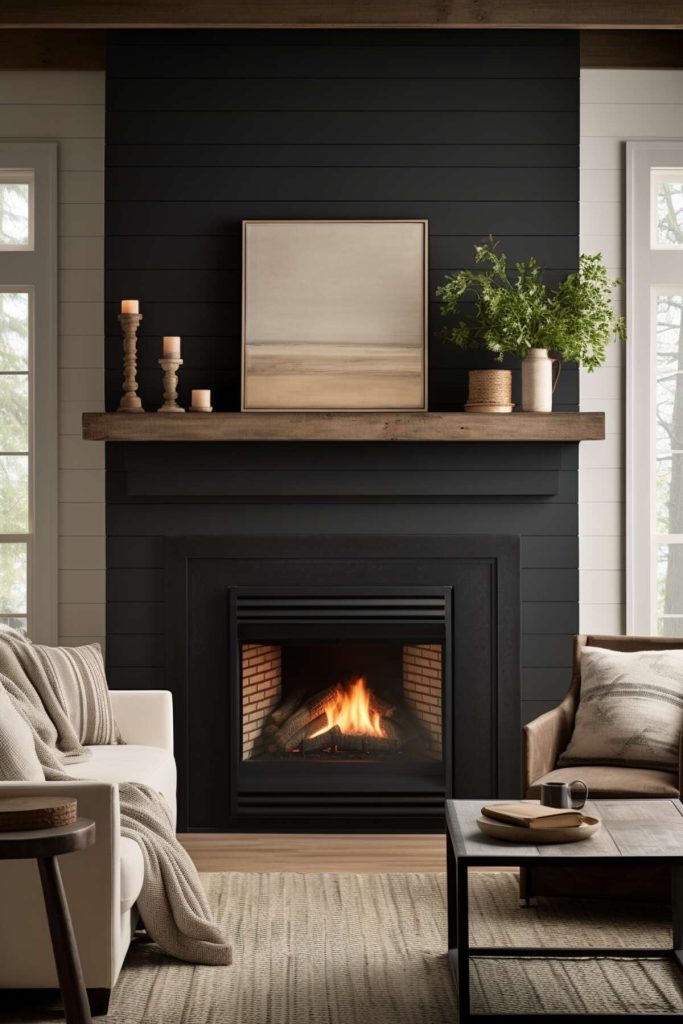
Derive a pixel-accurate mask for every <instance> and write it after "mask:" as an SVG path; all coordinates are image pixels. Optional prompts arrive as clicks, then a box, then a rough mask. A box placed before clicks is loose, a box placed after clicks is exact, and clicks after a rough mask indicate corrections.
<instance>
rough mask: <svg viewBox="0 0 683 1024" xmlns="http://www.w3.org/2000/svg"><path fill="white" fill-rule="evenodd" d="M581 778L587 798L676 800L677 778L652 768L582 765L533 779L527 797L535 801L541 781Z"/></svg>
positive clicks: (558, 769) (539, 790) (557, 770)
mask: <svg viewBox="0 0 683 1024" xmlns="http://www.w3.org/2000/svg"><path fill="white" fill-rule="evenodd" d="M574 779H582V780H583V781H584V782H585V783H586V785H587V786H588V798H589V799H591V797H596V798H598V797H603V798H606V797H643V796H651V797H657V796H658V797H677V796H678V795H679V793H678V777H677V776H676V775H672V774H671V772H661V771H657V770H656V769H654V768H615V767H612V766H609V767H607V766H605V765H591V764H587V765H586V764H582V765H580V766H578V767H576V766H574V767H572V768H556V769H555V770H554V771H552V772H548V774H547V775H543V776H541V778H540V779H536V781H535V782H533V783H532V784H531V786H530V787H529V789H528V790H527V794H526V795H527V797H529V798H530V799H536V800H537V799H538V798H539V797H540V795H541V785H542V783H544V782H573V781H574Z"/></svg>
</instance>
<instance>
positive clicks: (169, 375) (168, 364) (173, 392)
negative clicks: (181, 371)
mask: <svg viewBox="0 0 683 1024" xmlns="http://www.w3.org/2000/svg"><path fill="white" fill-rule="evenodd" d="M182 364H183V361H182V359H160V360H159V366H160V367H161V368H162V370H163V371H164V404H163V405H162V406H161V408H160V409H159V412H185V410H184V409H182V408H181V407H180V406H179V405H178V402H177V398H178V373H177V370H178V367H179V366H182Z"/></svg>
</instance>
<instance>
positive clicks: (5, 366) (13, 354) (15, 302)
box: [0, 292, 29, 373]
mask: <svg viewBox="0 0 683 1024" xmlns="http://www.w3.org/2000/svg"><path fill="white" fill-rule="evenodd" d="M28 342H29V301H28V293H27V292H0V373H17V372H21V371H22V370H23V371H25V370H28Z"/></svg>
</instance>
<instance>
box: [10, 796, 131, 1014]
mask: <svg viewBox="0 0 683 1024" xmlns="http://www.w3.org/2000/svg"><path fill="white" fill-rule="evenodd" d="M27 796H69V797H74V798H75V799H76V800H77V802H78V815H79V817H83V818H91V819H92V820H93V821H94V822H95V842H94V844H93V845H92V846H90V847H88V848H87V849H85V850H80V851H78V852H77V853H70V854H68V855H65V856H63V857H60V858H59V866H60V869H61V872H62V878H63V881H64V888H65V890H66V896H67V902H68V905H69V912H70V914H71V919H72V921H73V925H74V930H75V933H76V941H77V943H78V948H79V951H80V956H81V962H82V966H83V976H84V978H85V981H86V985H87V986H88V987H89V988H111V987H112V985H113V983H114V981H115V980H116V975H117V974H118V965H119V964H120V962H121V959H122V955H123V951H122V949H121V912H120V900H121V880H120V859H121V851H120V813H119V790H118V786H117V785H116V784H115V783H108V782H91V781H80V782H77V781H68V782H38V783H36V782H0V798H4V797H27ZM0 906H2V915H1V917H2V920H3V921H5V922H12V926H11V927H9V926H8V927H7V928H3V927H0V988H34V987H35V988H45V987H47V988H51V987H53V986H55V985H56V984H57V978H56V974H55V967H54V960H53V958H52V949H51V945H50V939H49V934H48V931H47V922H46V918H45V911H44V909H43V898H42V893H41V889H40V883H39V881H38V876H37V873H36V865H35V862H34V861H29V860H16V861H15V860H7V861H0ZM0 1001H1V1000H0Z"/></svg>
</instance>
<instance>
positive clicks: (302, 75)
mask: <svg viewBox="0 0 683 1024" xmlns="http://www.w3.org/2000/svg"><path fill="white" fill-rule="evenodd" d="M578 74H579V60H578V36H577V34H576V33H573V32H552V33H551V32H497V31H485V32H451V31H443V32H404V31H386V32H385V31H379V32H356V31H353V32H335V31H325V32H319V31H301V32H299V31H293V32H284V31H282V32H280V31H254V32H250V31H249V32H241V33H239V32H210V33H205V32H148V33H145V32H131V33H112V34H111V36H110V40H109V47H108V74H107V128H106V131H107V149H106V153H107V173H106V197H107V202H106V300H107V304H106V309H107V314H106V315H107V325H106V327H107V357H106V366H107V369H106V396H107V408H109V409H111V408H114V407H115V405H116V403H117V401H118V394H119V389H120V381H121V352H120V335H119V332H118V324H117V322H116V312H117V310H118V301H119V300H120V298H121V297H124V296H125V297H128V296H131V295H132V296H134V297H138V298H139V299H140V301H141V303H142V312H143V314H144V320H143V325H142V331H141V342H140V346H139V354H140V374H139V376H140V381H141V389H140V391H141V395H142V398H143V402H144V404H145V407H146V408H149V409H154V408H157V407H158V405H159V404H160V403H161V376H160V371H159V367H158V365H157V359H158V356H159V350H160V346H161V340H160V336H161V335H162V334H181V335H182V336H183V358H184V360H185V362H184V366H183V367H182V373H181V389H180V393H181V400H182V401H183V402H187V398H188V395H189V391H190V389H191V388H192V387H211V388H212V390H213V397H214V405H215V407H217V408H219V409H225V410H229V409H237V408H238V405H239V316H240V309H239V282H240V222H241V220H242V219H243V218H258V217H274V218H286V217H302V218H305V217H341V218H344V217H428V218H429V222H430V223H429V232H430V284H431V287H432V289H433V288H434V287H435V286H436V284H438V283H439V281H440V280H441V279H442V277H443V273H444V272H445V271H447V270H454V269H457V268H459V267H461V266H466V265H471V262H472V246H473V244H474V243H475V242H476V241H479V240H481V239H482V238H483V237H485V236H486V235H487V234H489V233H493V234H495V235H496V236H498V237H500V238H501V239H502V241H503V245H504V247H505V249H506V251H507V252H508V253H509V254H510V256H512V257H513V258H524V257H526V256H528V255H532V254H533V255H535V256H537V258H538V259H539V261H540V262H541V263H542V264H544V265H545V266H546V267H547V268H548V275H547V276H548V280H549V281H553V280H556V279H557V278H558V277H561V276H563V275H564V274H565V273H566V272H567V271H569V270H571V269H574V268H575V267H576V261H577V255H578V142H579V126H578ZM433 298H434V297H433V291H432V300H433ZM440 327H441V318H440V316H439V314H438V304H437V303H436V302H435V301H432V302H431V304H430V351H429V362H430V389H429V391H430V408H432V409H451V408H460V407H462V403H463V400H464V395H465V387H466V372H465V368H466V367H467V366H473V365H481V364H482V363H484V362H485V360H484V359H483V358H482V357H481V356H480V355H478V354H476V353H462V352H459V351H458V350H455V349H454V348H453V347H452V346H448V345H445V344H443V343H442V342H441V340H440V339H439V337H438V330H439V328H440ZM513 371H514V375H515V389H516V391H517V392H518V380H517V369H516V367H515V366H514V365H513ZM577 402H578V377H577V374H576V372H575V371H574V370H572V369H565V370H564V371H563V374H562V376H561V379H560V384H559V387H558V392H557V393H556V408H559V409H564V410H567V411H570V410H574V409H576V408H577ZM106 467H107V660H108V671H109V678H110V683H111V685H112V686H113V687H119V688H126V687H132V688H135V687H140V688H144V687H148V686H151V687H164V686H167V685H169V675H168V671H167V666H166V657H165V649H164V629H165V621H164V615H165V613H164V607H165V605H164V598H165V576H164V547H165V543H166V542H167V541H168V539H169V538H171V541H170V542H171V543H172V538H173V537H176V536H183V537H191V536H197V537H211V536H226V535H230V534H233V535H235V534H238V535H246V534H248V535H251V536H254V537H258V536H266V535H268V536H272V535H273V534H275V533H278V532H280V533H282V534H284V535H286V536H287V535H293V534H297V535H300V534H306V533H309V534H312V535H318V534H323V535H324V534H334V535H340V534H346V535H353V534H362V535H378V536H381V535H383V534H392V535H400V534H408V535H411V536H415V535H429V534H439V535H448V534H452V535H458V536H463V535H465V536H466V535H468V534H494V535H499V536H510V535H516V536H518V537H519V538H520V566H521V598H522V603H521V633H522V635H521V664H522V670H521V696H522V709H521V710H522V717H523V719H528V718H531V717H533V716H534V715H535V714H537V713H539V712H540V711H542V710H545V709H546V708H547V707H549V706H551V705H553V704H554V703H556V701H557V700H558V699H559V698H560V697H561V696H562V695H563V693H564V691H565V689H566V685H567V682H568V675H569V673H568V666H569V664H570V659H571V643H570V636H571V634H572V633H574V632H575V631H576V629H577V627H578V605H577V599H578V570H577V566H578V541H577V533H578V516H577V446H576V445H573V444H547V445H546V444H513V445H505V444H438V445H436V444H435V445H430V444H393V445H392V444H335V445H316V444H270V445H269V444H256V445H249V444H242V445H240V444H213V445H190V444H163V445H162V444H156V445H154V444H128V445H125V444H120V445H119V444H108V445H107V462H106Z"/></svg>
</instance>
